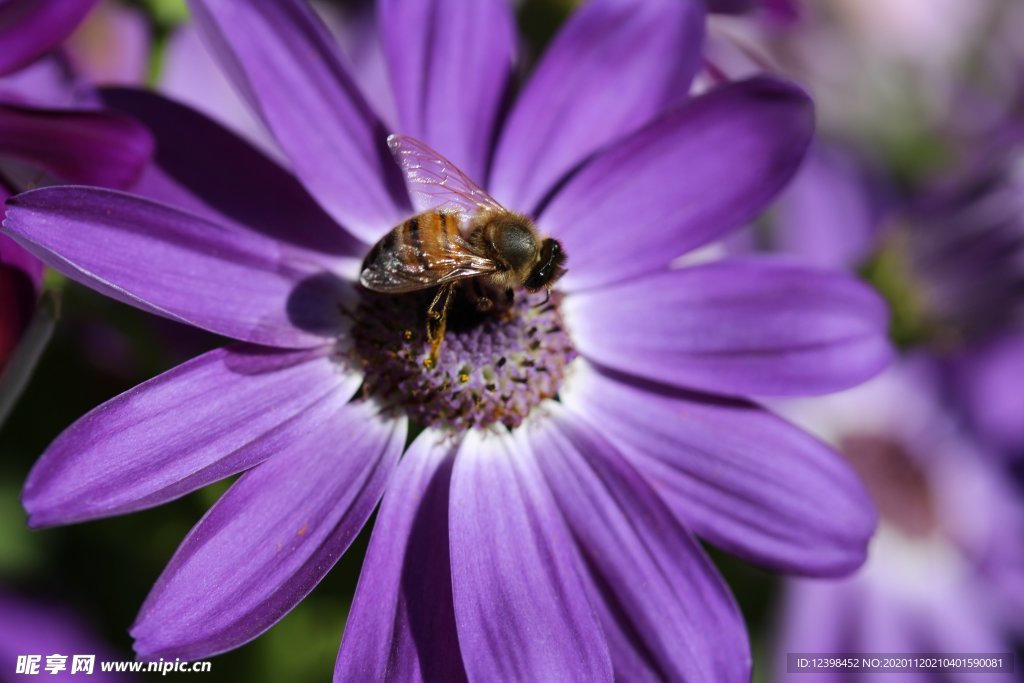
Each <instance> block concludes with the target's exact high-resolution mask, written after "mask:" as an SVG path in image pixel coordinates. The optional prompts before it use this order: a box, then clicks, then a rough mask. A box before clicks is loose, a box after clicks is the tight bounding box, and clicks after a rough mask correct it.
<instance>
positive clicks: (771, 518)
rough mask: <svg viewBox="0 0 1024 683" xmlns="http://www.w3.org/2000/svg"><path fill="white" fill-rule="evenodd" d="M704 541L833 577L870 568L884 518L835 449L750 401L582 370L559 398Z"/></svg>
mask: <svg viewBox="0 0 1024 683" xmlns="http://www.w3.org/2000/svg"><path fill="white" fill-rule="evenodd" d="M561 397H562V401H563V403H564V404H565V405H566V407H567V408H568V409H569V410H570V411H572V412H573V413H574V414H577V415H580V416H582V417H583V418H584V419H585V420H587V421H588V422H589V423H591V424H594V425H600V428H601V433H602V435H604V436H606V437H607V438H608V439H610V440H611V441H612V442H613V443H615V444H616V445H617V446H618V447H619V449H620V450H621V452H622V453H623V455H625V456H626V457H627V458H628V459H629V461H630V462H631V464H633V465H634V466H635V467H636V468H637V469H638V470H639V471H640V473H641V474H643V475H644V477H645V478H646V479H647V480H648V481H649V482H651V484H652V485H653V486H654V488H655V490H657V492H658V494H659V495H660V496H661V498H662V499H663V500H664V501H665V502H666V503H667V504H668V505H669V507H670V508H671V509H672V510H673V512H675V514H676V516H677V517H679V519H680V520H682V522H683V523H684V524H685V525H686V526H687V527H689V528H690V529H692V530H693V531H694V532H695V533H697V534H698V535H699V536H701V537H702V538H705V539H707V540H708V541H710V542H711V543H713V544H714V545H716V546H718V547H720V548H723V549H725V550H728V551H729V552H731V553H734V554H736V555H738V556H740V557H742V558H743V559H746V560H749V561H751V562H754V563H756V564H760V565H764V566H768V567H771V568H772V569H778V570H781V571H787V572H797V573H800V574H805V575H813V576H835V575H838V574H845V573H849V572H851V571H853V570H854V569H856V568H857V567H859V566H860V565H861V564H862V563H863V562H864V557H865V554H866V552H867V550H866V549H867V544H868V541H869V540H870V538H871V535H872V533H873V532H874V529H875V522H876V513H875V510H874V506H873V505H872V504H871V501H870V499H869V498H868V495H867V493H866V492H865V490H864V487H863V486H862V485H861V483H860V480H859V479H858V478H857V475H856V474H854V472H853V470H851V469H850V467H849V466H848V465H847V464H846V461H845V460H843V459H842V458H841V457H840V456H839V455H838V454H837V453H836V452H835V451H833V450H832V449H830V448H829V447H828V446H826V445H825V444H823V443H821V442H820V441H818V440H817V439H814V438H813V437H811V436H810V435H808V434H806V433H804V432H803V431H801V430H800V429H798V428H797V427H795V426H794V425H791V424H789V423H788V422H786V421H785V420H783V419H781V418H779V417H776V416H775V415H772V414H771V413H769V412H768V411H766V410H764V409H763V408H760V407H758V406H755V405H753V404H751V403H747V402H745V401H729V400H724V399H719V398H713V397H708V396H701V395H699V394H682V393H679V392H675V393H669V392H667V391H663V390H660V389H658V388H656V387H653V386H644V385H638V384H633V383H629V382H625V381H620V380H619V379H616V378H614V377H610V376H608V375H606V374H604V373H601V372H599V371H597V370H596V369H595V368H593V367H592V366H590V365H588V364H587V363H579V364H578V365H577V367H576V370H574V372H573V375H572V378H571V381H570V382H569V383H568V384H567V386H566V387H565V388H564V389H563V391H562V393H561Z"/></svg>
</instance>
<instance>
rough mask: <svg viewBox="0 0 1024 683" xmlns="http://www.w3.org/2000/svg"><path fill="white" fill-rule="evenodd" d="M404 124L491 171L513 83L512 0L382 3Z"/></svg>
mask: <svg viewBox="0 0 1024 683" xmlns="http://www.w3.org/2000/svg"><path fill="white" fill-rule="evenodd" d="M377 16H378V24H379V26H380V30H381V33H382V40H383V44H384V50H385V55H386V57H387V62H388V72H389V74H390V75H391V83H392V87H393V89H394V95H395V104H396V106H397V108H398V118H399V121H398V122H399V130H400V132H402V133H403V134H406V135H411V136H413V137H416V138H419V139H421V140H423V141H425V142H427V143H428V144H429V145H431V146H432V147H434V148H435V149H437V150H440V151H441V153H442V154H444V155H445V156H446V157H448V158H449V159H451V160H452V161H453V162H454V163H455V164H456V165H457V166H458V167H459V168H460V169H462V171H463V172H465V173H466V174H467V175H469V176H470V177H471V178H476V179H477V181H478V182H483V180H484V179H485V177H486V175H485V174H486V171H487V163H488V161H489V158H490V153H491V145H492V144H493V139H494V128H495V125H496V123H497V120H498V108H499V105H500V104H501V102H502V99H503V98H504V97H505V95H506V91H507V90H508V88H509V85H510V79H511V76H512V65H513V59H514V56H515V40H516V27H515V17H514V16H513V15H512V8H511V6H510V4H509V3H508V2H507V1H506V0H474V2H468V3H467V2H465V0H427V1H424V0H383V1H382V2H380V3H378V5H377Z"/></svg>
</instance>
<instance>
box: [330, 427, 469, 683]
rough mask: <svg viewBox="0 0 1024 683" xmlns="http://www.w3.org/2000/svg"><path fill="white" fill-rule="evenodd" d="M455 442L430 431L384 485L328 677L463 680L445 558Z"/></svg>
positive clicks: (455, 682)
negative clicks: (346, 618) (368, 543)
mask: <svg viewBox="0 0 1024 683" xmlns="http://www.w3.org/2000/svg"><path fill="white" fill-rule="evenodd" d="M457 448H458V444H457V443H453V442H452V441H451V440H450V439H449V438H448V437H447V435H445V434H443V433H440V432H435V431H432V430H430V429H428V430H426V431H424V432H422V433H421V434H420V435H419V436H418V437H417V438H416V440H415V441H414V442H413V443H412V445H411V446H409V450H408V451H406V453H405V455H404V456H403V457H402V462H401V464H399V466H398V469H397V470H396V472H395V476H394V477H393V478H392V479H391V481H390V482H389V483H388V491H387V495H385V496H384V501H383V502H382V503H381V507H380V512H379V513H378V514H377V521H376V523H375V524H374V527H373V535H372V536H371V537H370V547H369V549H368V550H367V552H366V560H365V561H364V562H363V569H362V572H361V573H360V574H359V585H358V587H357V588H356V594H355V598H354V599H353V601H352V609H351V610H349V614H348V620H347V621H346V623H345V635H344V637H343V638H342V641H341V651H340V652H339V653H338V662H337V664H336V665H335V668H334V680H335V681H336V682H341V681H353V682H354V683H362V682H363V681H445V682H446V683H449V682H450V683H458V681H464V680H466V672H465V670H464V669H463V667H462V656H461V654H460V652H459V641H458V636H457V634H456V629H455V608H454V605H453V603H452V589H451V586H452V574H451V565H450V562H449V558H448V491H449V487H450V482H451V473H452V464H453V462H454V457H455V452H456V450H457Z"/></svg>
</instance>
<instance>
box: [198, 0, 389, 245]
mask: <svg viewBox="0 0 1024 683" xmlns="http://www.w3.org/2000/svg"><path fill="white" fill-rule="evenodd" d="M189 6H190V7H191V8H192V11H193V16H194V17H195V20H196V23H197V25H198V26H199V28H200V30H201V31H202V32H203V35H204V37H205V38H206V40H207V42H208V44H209V45H210V46H211V48H212V49H213V52H214V54H216V55H217V56H218V58H219V60H220V63H221V65H222V66H224V67H225V69H226V70H227V71H228V74H229V75H230V76H231V77H232V80H233V81H234V83H235V85H237V86H238V87H239V89H240V90H241V92H242V93H243V94H244V95H245V97H246V98H247V99H248V100H249V103H250V104H251V105H252V106H253V107H254V109H255V110H256V111H257V112H258V113H259V114H260V116H261V117H262V119H263V121H264V123H266V124H267V127H268V128H269V129H270V131H271V132H272V133H273V134H274V137H275V138H276V139H277V142H278V144H279V145H280V146H281V149H282V150H283V151H284V153H285V154H286V155H287V156H288V159H289V160H290V161H291V164H292V168H293V170H294V171H295V174H296V175H297V176H298V177H299V178H300V179H301V180H302V182H303V184H304V185H305V186H306V188H307V189H309V191H310V192H311V193H312V194H313V196H314V197H316V199H317V201H319V202H320V204H321V206H323V207H324V209H326V210H327V212H328V213H329V214H331V215H332V216H333V217H334V218H335V219H336V220H338V222H340V223H341V224H342V225H344V226H345V227H346V228H347V229H349V230H350V231H351V232H352V233H353V234H355V235H358V236H359V237H360V238H361V239H363V240H364V241H366V242H369V243H372V242H376V241H377V239H379V238H380V237H381V236H383V235H384V233H385V232H387V231H388V229H390V228H391V227H393V226H394V225H396V224H397V223H398V222H399V221H400V220H401V219H402V218H403V217H405V215H406V214H407V213H408V212H409V206H408V199H407V197H406V195H405V188H404V186H403V185H402V179H401V176H400V175H399V173H398V169H397V168H395V166H394V164H393V163H392V162H391V159H390V156H389V155H388V153H387V147H386V146H385V139H386V137H387V132H386V131H384V130H383V129H382V127H381V125H380V122H379V121H378V120H377V118H376V116H375V115H374V113H373V111H372V110H371V109H370V107H369V105H368V104H367V103H366V101H365V100H364V99H363V96H362V94H361V93H360V92H359V89H358V88H357V87H356V85H355V82H354V81H353V79H352V77H351V75H350V74H349V73H348V69H347V67H346V66H345V64H343V62H342V56H341V54H340V51H339V50H338V48H337V46H336V45H335V44H334V42H333V39H332V37H331V36H330V34H329V33H328V31H327V29H326V28H325V27H324V26H323V24H322V23H321V22H320V20H319V19H318V18H317V17H316V15H315V14H313V11H312V10H311V9H310V8H309V6H308V5H306V3H304V2H301V0H277V1H276V2H249V0H193V2H190V3H189Z"/></svg>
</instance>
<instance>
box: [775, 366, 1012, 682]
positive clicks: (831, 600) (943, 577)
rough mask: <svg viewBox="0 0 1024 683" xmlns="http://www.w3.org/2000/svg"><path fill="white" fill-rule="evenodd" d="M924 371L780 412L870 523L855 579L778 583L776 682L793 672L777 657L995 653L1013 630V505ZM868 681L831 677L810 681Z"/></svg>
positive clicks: (963, 676) (960, 677) (969, 677)
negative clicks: (849, 479) (848, 466)
mask: <svg viewBox="0 0 1024 683" xmlns="http://www.w3.org/2000/svg"><path fill="white" fill-rule="evenodd" d="M935 365H936V364H935V363H934V362H933V361H931V360H928V359H924V358H921V357H916V358H912V359H911V360H910V361H907V362H904V363H903V364H901V365H900V366H898V367H896V368H894V369H893V370H891V371H889V372H887V373H886V374H884V375H882V376H881V377H879V378H877V379H875V380H873V381H872V382H870V383H868V384H865V385H864V386H862V387H858V388H857V389H854V390H851V391H848V392H844V393H843V394H839V395H837V396H831V397H828V398H827V399H824V400H821V401H819V402H817V404H816V405H814V406H803V407H798V406H793V407H791V410H792V412H793V415H794V417H797V418H798V419H799V420H800V421H801V422H802V423H803V424H806V425H807V426H808V428H810V429H814V430H815V431H816V432H817V433H819V434H820V435H821V436H822V437H823V438H825V439H827V440H829V441H831V442H833V443H836V444H837V445H838V446H839V448H840V449H841V451H842V452H843V453H844V455H845V456H846V457H847V458H848V459H849V460H850V461H851V463H852V464H853V465H854V467H855V468H856V469H857V470H858V472H859V473H860V474H861V477H862V479H863V480H864V482H865V483H866V484H867V487H868V489H869V491H870V492H871V494H872V497H873V499H874V500H875V502H876V504H877V505H878V509H879V513H880V517H881V520H880V524H879V531H878V533H877V534H876V535H875V537H874V539H873V540H872V542H871V546H870V550H869V559H868V561H867V562H866V563H865V564H864V566H863V567H862V568H861V570H860V571H859V572H857V573H856V574H855V575H853V576H850V577H848V578H844V579H842V580H809V579H801V580H792V581H790V582H789V584H788V586H787V591H786V600H785V605H784V617H785V619H784V622H783V626H782V629H781V631H782V638H781V642H780V648H779V653H778V668H779V676H778V679H777V680H785V681H789V680H792V681H800V680H805V679H806V677H807V674H806V673H805V674H800V673H787V672H786V666H787V665H786V653H801V652H802V653H831V652H834V653H855V652H865V653H868V652H889V653H896V652H902V653H912V652H919V653H927V652H961V653H964V652H977V653H993V654H994V653H1008V652H1013V651H1014V647H1015V644H1014V643H1015V639H1018V638H1019V637H1020V635H1021V633H1022V632H1024V631H1022V629H1024V620H1022V619H1021V613H1022V612H1021V606H1022V605H1024V583H1022V582H1021V572H1020V568H1021V559H1022V558H1024V543H1022V539H1024V534H1022V531H1024V505H1022V504H1021V500H1020V497H1019V494H1018V492H1017V491H1015V490H1013V486H1012V484H1010V483H1009V482H1008V481H1007V480H1006V478H1005V477H1004V476H1003V475H1002V473H1001V472H1000V471H999V469H998V468H995V467H993V466H992V463H991V461H990V459H988V458H986V457H984V456H983V455H982V453H980V452H979V450H978V446H977V445H976V443H974V441H973V439H972V438H971V437H970V435H969V434H966V433H965V432H963V431H962V430H961V429H960V428H959V427H957V425H956V422H957V421H956V419H955V417H954V416H953V415H952V414H950V413H948V412H947V411H945V410H944V409H943V408H942V407H941V403H942V399H941V391H940V384H941V383H940V382H939V381H937V380H938V377H937V375H936V373H935V372H934V370H935V369H936V368H935ZM893 675H894V676H896V675H897V674H893ZM898 676H899V678H900V679H901V680H902V679H903V678H908V679H910V680H915V681H932V680H935V681H940V680H941V681H975V680H979V675H978V674H977V673H964V672H961V673H958V674H953V673H949V672H920V673H917V674H898ZM876 678H877V674H850V673H847V672H840V671H836V672H834V673H828V674H826V673H819V674H816V676H815V678H814V680H820V681H860V680H864V681H871V680H876ZM883 678H884V676H883ZM996 678H999V677H998V676H997V677H996Z"/></svg>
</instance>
